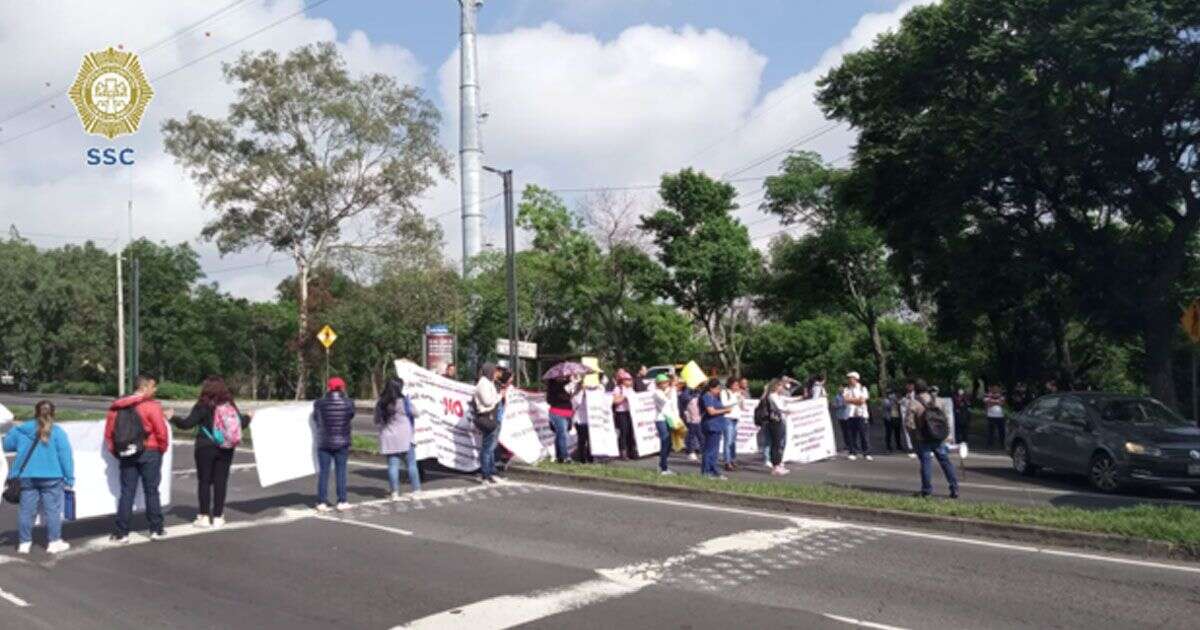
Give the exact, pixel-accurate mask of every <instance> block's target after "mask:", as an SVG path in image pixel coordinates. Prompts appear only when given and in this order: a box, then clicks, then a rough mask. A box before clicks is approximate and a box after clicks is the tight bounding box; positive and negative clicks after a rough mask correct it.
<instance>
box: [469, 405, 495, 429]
mask: <svg viewBox="0 0 1200 630" xmlns="http://www.w3.org/2000/svg"><path fill="white" fill-rule="evenodd" d="M471 424H473V425H475V428H476V429H479V430H480V431H482V432H484V433H491V432H492V431H495V430H496V428H497V427H499V426H500V423H498V422H496V409H495V408H493V409H492V410H491V411H489V412H487V413H479V408H478V407H476V406H475V401H474V400H472V401H471Z"/></svg>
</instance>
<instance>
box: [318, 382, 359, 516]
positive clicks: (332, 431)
mask: <svg viewBox="0 0 1200 630" xmlns="http://www.w3.org/2000/svg"><path fill="white" fill-rule="evenodd" d="M353 419H354V401H353V400H351V399H350V397H349V396H347V395H346V381H344V380H342V379H341V378H340V377H337V376H334V377H333V378H330V379H329V382H328V383H326V385H325V396H323V397H321V398H320V399H318V400H317V401H316V402H315V403H313V420H314V422H315V423H316V425H317V463H318V468H319V470H318V472H317V511H318V512H328V511H329V494H328V490H329V467H330V464H332V465H333V466H334V468H335V469H336V470H335V475H336V479H337V509H338V511H339V512H340V511H343V510H347V509H349V508H350V503H349V500H348V497H347V496H346V462H347V461H348V460H349V459H350V429H351V425H350V422H351V420H353Z"/></svg>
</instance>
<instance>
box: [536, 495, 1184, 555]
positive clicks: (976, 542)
mask: <svg viewBox="0 0 1200 630" xmlns="http://www.w3.org/2000/svg"><path fill="white" fill-rule="evenodd" d="M528 485H530V486H531V487H537V488H542V489H545V490H553V491H556V492H567V493H571V494H582V495H590V496H597V497H606V498H611V499H622V500H627V501H640V502H645V503H658V504H662V505H673V506H679V507H686V508H692V509H697V510H707V511H710V512H729V513H733V514H745V515H748V516H760V517H767V518H780V519H785V520H789V521H792V522H795V523H798V524H805V525H808V524H810V523H825V524H826V525H827V526H830V527H852V528H855V529H863V530H871V531H877V532H883V533H887V534H898V535H903V536H911V537H914V538H925V539H928V540H937V541H941V542H949V543H956V544H961V545H972V546H976V547H989V548H992V549H1002V550H1005V551H1017V552H1022V553H1032V554H1043V555H1048V556H1059V557H1064V558H1078V559H1081V560H1091V561H1095V562H1108V563H1112V564H1124V565H1130V566H1139V567H1145V568H1150V569H1160V570H1164V571H1180V572H1183V573H1197V574H1200V567H1193V566H1185V565H1181V564H1170V563H1166V562H1153V561H1150V560H1134V559H1132V558H1121V557H1116V556H1104V555H1100V554H1094V553H1083V552H1075V551H1066V550H1060V549H1049V548H1045V547H1035V546H1030V545H1017V544H1012V543H1002V542H995V541H990V540H982V539H979V538H965V537H957V536H948V535H944V534H934V533H930V532H919V531H913V530H908V529H899V528H894V527H879V526H875V525H859V524H854V523H842V522H840V521H830V520H828V519H817V518H809V517H803V518H801V517H795V516H790V515H786V514H772V513H770V512H760V511H756V510H746V509H742V508H734V507H727V506H723V505H706V504H703V503H693V502H689V501H678V500H674V499H658V498H655V497H643V496H636V495H627V494H619V493H615V492H604V491H602V490H586V489H583V488H566V487H562V486H549V485H542V484H528Z"/></svg>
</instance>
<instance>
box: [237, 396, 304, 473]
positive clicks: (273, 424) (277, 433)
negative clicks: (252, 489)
mask: <svg viewBox="0 0 1200 630" xmlns="http://www.w3.org/2000/svg"><path fill="white" fill-rule="evenodd" d="M312 408H313V406H312V403H306V404H296V405H285V406H282V407H266V408H263V409H259V410H258V411H257V412H255V413H254V422H252V423H251V424H250V438H251V440H253V442H254V461H255V470H257V471H258V483H259V484H260V485H262V486H263V487H264V488H265V487H267V486H271V485H275V484H277V483H283V482H284V481H291V480H292V479H299V478H301V477H307V476H309V475H315V474H317V442H316V437H315V436H316V431H317V430H316V425H315V424H314V422H313V418H312Z"/></svg>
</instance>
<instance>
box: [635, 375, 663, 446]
mask: <svg viewBox="0 0 1200 630" xmlns="http://www.w3.org/2000/svg"><path fill="white" fill-rule="evenodd" d="M629 415H630V417H632V418H633V439H634V442H635V443H636V445H637V456H638V457H646V456H648V455H654V454H656V453H658V451H659V450H660V448H659V447H660V446H661V443H660V442H659V440H658V427H656V426H654V421H655V420H656V419H657V418H656V416H657V415H658V409H657V407H656V406H655V404H654V392H653V391H648V392H640V393H638V392H635V393H632V394H629Z"/></svg>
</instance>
